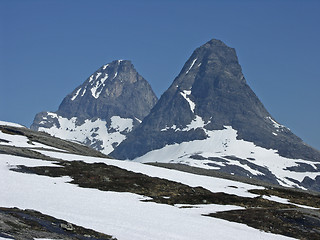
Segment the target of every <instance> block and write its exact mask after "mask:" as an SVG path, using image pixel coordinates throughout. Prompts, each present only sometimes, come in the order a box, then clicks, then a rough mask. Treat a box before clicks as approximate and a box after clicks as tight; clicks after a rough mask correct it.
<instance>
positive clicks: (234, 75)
mask: <svg viewBox="0 0 320 240" xmlns="http://www.w3.org/2000/svg"><path fill="white" fill-rule="evenodd" d="M196 116H200V117H201V118H202V120H203V122H204V123H205V124H204V127H202V128H194V129H191V130H189V131H177V129H183V128H185V127H186V126H187V125H188V124H190V122H192V121H193V120H194V119H195V118H196ZM224 126H232V128H233V129H235V130H237V133H238V137H237V138H238V139H243V140H246V141H249V142H253V143H254V144H255V145H257V146H261V147H263V148H266V149H275V150H278V153H279V154H280V155H281V156H284V157H288V158H302V159H306V160H312V161H320V152H319V151H317V150H315V149H313V148H311V147H309V146H307V145H306V144H305V143H303V141H302V140H301V139H300V138H299V137H297V136H296V135H294V134H293V133H292V132H291V131H290V130H289V129H288V128H286V127H284V126H282V125H280V124H279V123H277V122H276V121H275V120H273V118H272V117H271V115H270V114H269V113H268V111H267V110H266V109H265V107H264V106H263V104H262V103H261V102H260V100H259V99H258V97H257V96H256V95H255V93H254V92H253V91H252V90H251V88H250V87H249V86H248V85H247V83H246V80H245V78H244V76H243V74H242V70H241V66H240V65H239V62H238V58H237V56H236V52H235V50H234V49H233V48H230V47H228V46H226V45H225V44H224V43H223V42H221V41H219V40H215V39H213V40H211V41H209V42H207V43H206V44H204V45H203V46H201V47H199V48H198V49H196V50H195V51H194V52H193V54H192V56H191V57H190V58H189V60H188V61H187V62H186V64H185V65H184V66H183V68H182V70H181V72H180V74H179V75H178V77H177V78H176V79H175V80H174V81H173V83H172V85H171V86H170V87H169V89H168V90H167V91H166V92H165V93H164V94H163V95H162V96H161V98H160V100H159V101H158V103H157V104H156V105H155V107H154V108H153V109H152V110H151V112H150V114H149V115H148V116H147V117H146V118H145V119H144V120H143V122H142V124H141V125H140V126H139V127H138V128H136V129H135V131H133V132H131V134H129V135H128V137H127V139H126V140H125V141H123V142H122V143H121V144H120V145H119V146H118V147H117V148H116V149H115V151H114V152H113V153H112V155H113V156H114V157H116V158H121V159H126V158H129V159H133V158H136V157H138V156H141V155H144V154H145V153H147V152H149V151H151V150H154V149H160V148H162V147H164V146H165V145H167V144H173V143H181V142H188V141H192V140H196V139H198V140H201V139H205V138H206V134H205V130H218V129H224ZM166 128H167V130H166V131H163V129H166Z"/></svg>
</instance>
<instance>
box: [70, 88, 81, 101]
mask: <svg viewBox="0 0 320 240" xmlns="http://www.w3.org/2000/svg"><path fill="white" fill-rule="evenodd" d="M80 91H81V88H79V89H78V90H77V92H76V93H75V94H74V95H73V97H72V98H71V101H73V100H75V99H76V98H77V97H78V95H79V93H80Z"/></svg>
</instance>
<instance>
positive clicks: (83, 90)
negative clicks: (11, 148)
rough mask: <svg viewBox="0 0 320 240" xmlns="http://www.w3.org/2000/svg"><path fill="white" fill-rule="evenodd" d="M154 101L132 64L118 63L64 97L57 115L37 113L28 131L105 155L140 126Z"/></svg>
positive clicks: (153, 95)
mask: <svg viewBox="0 0 320 240" xmlns="http://www.w3.org/2000/svg"><path fill="white" fill-rule="evenodd" d="M157 100H158V99H157V97H156V95H155V94H154V92H153V90H152V89H151V86H150V85H149V83H148V82H147V81H146V80H145V79H144V78H143V77H142V76H141V75H139V74H138V73H137V71H136V70H135V68H134V67H133V65H132V63H131V62H130V61H127V60H117V61H113V62H111V63H109V64H106V65H104V66H102V67H101V68H99V69H98V70H97V71H96V72H95V73H93V74H92V75H91V76H90V77H89V78H88V79H87V80H86V81H85V82H84V83H83V84H82V85H80V86H79V87H77V88H76V89H75V90H74V91H73V92H72V93H70V94H69V95H67V96H66V97H65V98H64V99H63V101H62V103H61V104H60V106H59V109H58V111H56V112H55V113H50V112H41V113H38V114H37V115H36V116H35V119H34V122H33V124H32V125H31V129H33V130H41V131H46V132H48V133H50V134H52V135H54V136H57V137H61V138H64V139H68V140H76V141H78V142H82V143H84V144H86V145H88V146H91V147H93V148H95V149H97V150H99V151H102V152H104V153H105V154H108V153H109V152H110V151H112V150H113V148H114V147H115V146H117V145H118V144H119V143H120V142H121V141H122V140H123V139H124V138H125V137H124V136H125V135H126V134H127V133H128V132H130V131H131V130H132V129H133V128H135V127H136V126H137V125H139V124H140V122H141V120H142V119H143V118H144V117H145V116H146V115H147V114H148V113H149V112H150V109H151V108H152V107H153V106H154V105H155V103H156V102H157ZM88 128H91V129H88ZM117 132H119V133H120V135H119V134H118V135H117V134H116V133H117ZM112 134H113V135H112Z"/></svg>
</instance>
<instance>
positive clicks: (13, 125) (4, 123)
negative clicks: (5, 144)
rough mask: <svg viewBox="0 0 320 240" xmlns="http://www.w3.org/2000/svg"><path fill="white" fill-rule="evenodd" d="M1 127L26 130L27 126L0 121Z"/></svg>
mask: <svg viewBox="0 0 320 240" xmlns="http://www.w3.org/2000/svg"><path fill="white" fill-rule="evenodd" d="M0 125H3V126H9V127H22V128H25V126H22V125H20V124H18V123H12V122H5V121H0Z"/></svg>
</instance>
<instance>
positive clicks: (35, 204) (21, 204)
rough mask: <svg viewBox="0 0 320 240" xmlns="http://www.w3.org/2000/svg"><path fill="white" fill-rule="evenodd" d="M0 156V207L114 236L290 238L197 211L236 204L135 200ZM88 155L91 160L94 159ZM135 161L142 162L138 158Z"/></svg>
mask: <svg viewBox="0 0 320 240" xmlns="http://www.w3.org/2000/svg"><path fill="white" fill-rule="evenodd" d="M62 155H67V154H62ZM62 155H60V157H61V156H62ZM55 157H59V156H55ZM72 157H73V158H74V157H75V156H72ZM78 157H79V156H78ZM0 159H1V160H0V192H2V193H5V194H4V195H3V196H2V197H1V198H0V206H3V207H18V208H21V209H34V210H37V211H40V212H42V213H44V214H48V215H51V216H53V217H55V218H60V219H64V220H66V221H69V222H72V223H74V224H76V225H80V226H83V227H86V228H91V229H93V230H96V231H99V232H103V233H106V234H111V235H113V236H115V237H117V238H118V239H119V240H127V239H128V240H129V239H130V240H131V239H146V240H153V239H154V240H158V239H159V240H160V239H161V240H162V239H172V240H180V239H181V240H182V239H184V240H189V239H190V240H195V239H208V236H214V237H215V239H237V240H239V239H290V238H288V237H283V236H280V235H275V234H271V233H265V232H262V231H259V230H256V229H253V228H251V227H248V226H246V225H244V224H238V223H233V222H228V221H225V220H221V219H216V218H211V217H204V216H201V215H200V214H203V213H208V212H214V211H219V210H221V209H222V208H223V210H226V209H235V208H237V207H236V206H223V207H221V206H217V205H213V204H212V205H206V206H202V205H199V206H197V208H191V209H189V208H179V207H178V206H169V205H166V204H156V203H153V202H141V201H140V200H141V199H143V198H144V196H140V195H137V194H132V193H116V192H103V191H100V190H96V189H87V188H80V187H78V186H76V185H74V184H69V183H68V181H70V180H71V179H70V178H69V177H59V178H51V177H46V176H39V175H32V174H24V173H19V172H14V171H10V170H9V168H10V167H8V166H12V165H20V164H21V165H26V166H43V165H49V166H52V164H53V163H51V162H48V161H41V160H35V159H28V158H23V157H17V156H10V155H0ZM88 160H89V161H93V160H94V158H92V159H88ZM97 161H100V159H97ZM114 162H116V161H114ZM124 163H126V162H124ZM135 165H136V166H138V165H140V166H141V167H142V168H143V167H144V165H142V164H138V163H135Z"/></svg>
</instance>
